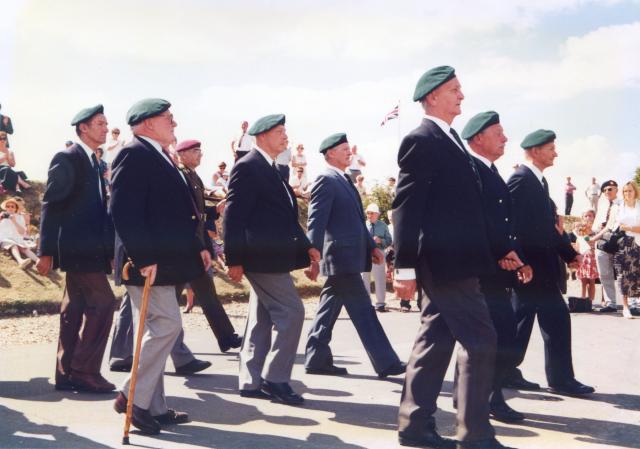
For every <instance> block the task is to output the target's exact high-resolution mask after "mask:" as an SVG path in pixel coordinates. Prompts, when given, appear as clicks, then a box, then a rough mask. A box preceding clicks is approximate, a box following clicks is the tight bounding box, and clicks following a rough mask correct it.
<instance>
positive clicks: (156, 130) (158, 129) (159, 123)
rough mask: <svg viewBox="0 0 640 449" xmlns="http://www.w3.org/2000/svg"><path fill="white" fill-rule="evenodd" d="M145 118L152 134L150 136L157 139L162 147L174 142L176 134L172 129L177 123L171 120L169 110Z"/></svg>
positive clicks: (171, 115)
mask: <svg viewBox="0 0 640 449" xmlns="http://www.w3.org/2000/svg"><path fill="white" fill-rule="evenodd" d="M147 120H148V121H149V125H150V127H151V129H152V130H153V134H154V136H150V137H152V138H153V139H154V140H157V141H158V143H159V144H160V145H161V146H162V147H168V146H169V145H171V144H172V143H173V142H175V140H176V136H175V134H174V132H173V130H174V128H175V127H176V126H178V124H177V123H176V122H175V121H174V120H173V114H172V113H171V111H169V110H167V111H164V112H163V113H162V114H160V115H156V116H155V117H151V118H149V119H147Z"/></svg>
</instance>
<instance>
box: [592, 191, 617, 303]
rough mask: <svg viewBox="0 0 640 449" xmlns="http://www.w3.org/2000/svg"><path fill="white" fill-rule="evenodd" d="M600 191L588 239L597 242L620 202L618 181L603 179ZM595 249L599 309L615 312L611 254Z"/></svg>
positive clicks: (615, 288) (614, 283)
mask: <svg viewBox="0 0 640 449" xmlns="http://www.w3.org/2000/svg"><path fill="white" fill-rule="evenodd" d="M600 191H601V192H602V196H601V197H602V200H601V201H600V203H601V204H600V207H599V210H598V213H597V215H596V219H595V220H594V222H593V227H594V229H593V230H594V231H595V232H596V235H595V236H593V238H592V239H591V240H590V241H592V242H594V244H595V242H597V241H598V240H600V239H601V238H602V236H603V235H604V233H605V232H606V231H607V229H608V228H607V223H613V222H614V221H615V216H614V215H615V213H616V211H617V210H618V208H617V207H614V206H616V205H618V204H620V200H619V199H618V183H616V182H615V181H613V180H609V181H605V182H604V183H602V187H601V188H600ZM595 251H596V265H597V267H598V274H599V275H600V283H601V284H602V299H603V302H604V307H602V308H601V309H600V312H601V313H611V312H615V311H616V310H617V309H616V298H617V296H618V294H619V293H618V289H617V287H616V281H615V275H614V273H613V254H609V253H607V252H604V251H602V250H599V249H598V248H597V247H596V249H595Z"/></svg>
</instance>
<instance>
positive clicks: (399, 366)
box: [378, 362, 407, 379]
mask: <svg viewBox="0 0 640 449" xmlns="http://www.w3.org/2000/svg"><path fill="white" fill-rule="evenodd" d="M406 370H407V364H406V363H404V362H396V363H394V364H393V365H391V366H390V367H389V368H386V369H384V370H382V371H381V372H379V373H378V377H379V378H380V379H384V378H385V377H387V376H397V375H399V374H404V372H405V371H406Z"/></svg>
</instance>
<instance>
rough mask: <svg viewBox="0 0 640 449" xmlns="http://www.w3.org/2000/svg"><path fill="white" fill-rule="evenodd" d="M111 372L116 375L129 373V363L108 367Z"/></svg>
mask: <svg viewBox="0 0 640 449" xmlns="http://www.w3.org/2000/svg"><path fill="white" fill-rule="evenodd" d="M109 369H110V370H111V371H114V372H118V373H130V372H131V363H123V364H115V363H114V364H113V365H111V366H110V367H109Z"/></svg>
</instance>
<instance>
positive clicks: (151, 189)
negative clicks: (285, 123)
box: [111, 136, 205, 285]
mask: <svg viewBox="0 0 640 449" xmlns="http://www.w3.org/2000/svg"><path fill="white" fill-rule="evenodd" d="M111 214H112V216H113V222H114V225H115V229H116V247H115V267H116V273H115V279H116V282H118V283H119V282H122V283H124V284H129V285H143V284H144V278H143V277H142V276H141V275H140V273H139V271H138V269H139V268H142V267H145V266H148V265H153V264H157V265H158V271H157V275H156V281H155V283H154V285H176V284H182V283H185V282H189V281H191V280H193V279H195V278H197V277H198V276H200V275H202V273H203V272H204V265H203V263H202V259H201V257H200V251H202V250H203V249H205V245H204V244H203V242H202V239H201V238H200V236H199V235H198V223H199V220H200V218H199V215H198V211H197V208H196V205H195V202H194V198H193V196H192V194H191V190H190V187H189V186H188V185H187V184H186V183H185V182H184V180H183V179H182V177H181V176H180V173H179V172H178V170H177V169H176V167H175V166H173V165H172V164H170V163H169V162H168V161H167V160H166V159H165V158H164V157H163V156H162V155H161V154H160V153H159V152H158V150H156V149H155V148H154V147H153V146H152V145H151V144H150V143H149V142H147V141H145V140H144V139H142V138H140V137H137V136H136V137H134V139H133V141H132V142H131V143H129V144H128V145H127V146H125V147H124V148H123V149H122V150H121V151H120V153H119V154H118V157H117V158H116V159H115V161H113V164H112V178H111ZM129 259H131V261H132V262H133V264H134V266H135V267H136V268H138V269H134V270H129V275H130V277H131V279H130V280H129V281H124V280H122V279H121V277H120V276H121V273H122V267H123V266H124V264H125V263H126V262H127V261H128V260H129Z"/></svg>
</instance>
